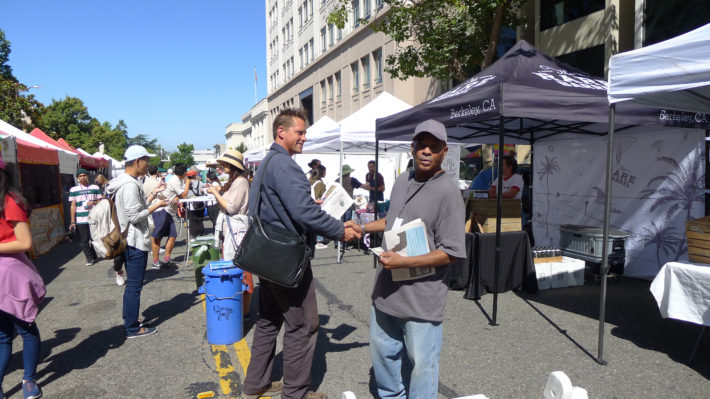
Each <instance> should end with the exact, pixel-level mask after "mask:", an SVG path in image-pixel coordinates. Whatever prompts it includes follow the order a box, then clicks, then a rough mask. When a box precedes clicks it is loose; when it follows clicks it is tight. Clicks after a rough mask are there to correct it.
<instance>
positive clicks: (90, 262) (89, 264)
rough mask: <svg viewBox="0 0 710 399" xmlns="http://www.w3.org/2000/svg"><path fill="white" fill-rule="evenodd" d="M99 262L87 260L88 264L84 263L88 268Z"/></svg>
mask: <svg viewBox="0 0 710 399" xmlns="http://www.w3.org/2000/svg"><path fill="white" fill-rule="evenodd" d="M96 262H98V260H87V261H86V263H84V264H85V265H86V266H93V264H94V263H96Z"/></svg>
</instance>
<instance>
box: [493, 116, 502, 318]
mask: <svg viewBox="0 0 710 399" xmlns="http://www.w3.org/2000/svg"><path fill="white" fill-rule="evenodd" d="M504 123H505V122H504V120H503V115H501V116H500V118H499V120H498V183H497V184H496V187H497V190H496V197H497V199H496V255H495V270H494V272H493V317H492V319H491V325H492V326H497V325H498V278H499V276H500V246H501V237H500V229H501V220H500V218H501V213H502V212H503V144H504V139H503V129H504V126H503V124H504Z"/></svg>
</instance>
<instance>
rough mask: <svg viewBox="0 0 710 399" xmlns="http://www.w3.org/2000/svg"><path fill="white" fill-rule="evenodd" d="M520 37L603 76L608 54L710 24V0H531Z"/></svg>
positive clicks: (651, 42) (548, 52) (542, 49)
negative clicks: (709, 4)
mask: <svg viewBox="0 0 710 399" xmlns="http://www.w3.org/2000/svg"><path fill="white" fill-rule="evenodd" d="M522 11H523V13H524V15H525V16H526V20H527V23H526V27H524V28H521V29H520V30H519V31H518V37H519V38H521V39H525V40H527V41H529V42H530V43H533V44H534V45H535V46H536V47H537V48H538V49H540V50H541V51H542V52H544V53H546V54H547V55H549V56H552V57H555V58H557V59H559V60H561V61H562V62H565V63H567V64H570V65H572V66H575V67H577V68H579V69H582V70H583V71H585V72H588V73H591V74H593V75H596V76H599V77H605V76H606V75H607V69H608V65H609V57H611V56H612V55H614V54H617V53H620V52H624V51H628V50H633V49H635V48H640V47H644V46H648V45H650V44H654V43H658V42H660V41H663V40H666V39H670V38H671V37H675V36H678V35H681V34H683V33H686V32H688V31H691V30H693V29H695V28H698V27H700V26H702V25H705V24H707V23H710V7H708V1H707V0H684V1H673V0H530V1H528V2H526V3H525V5H524V7H523V10H522Z"/></svg>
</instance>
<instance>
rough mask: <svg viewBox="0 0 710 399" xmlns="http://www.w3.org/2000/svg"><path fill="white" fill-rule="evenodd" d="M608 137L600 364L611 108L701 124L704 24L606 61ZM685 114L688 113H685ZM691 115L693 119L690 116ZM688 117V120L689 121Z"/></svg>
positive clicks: (705, 95)
mask: <svg viewBox="0 0 710 399" xmlns="http://www.w3.org/2000/svg"><path fill="white" fill-rule="evenodd" d="M607 97H608V99H609V137H608V140H607V165H606V167H607V170H606V187H605V191H606V195H605V197H606V198H605V202H604V225H603V226H604V227H603V238H602V244H603V245H602V266H603V267H602V278H601V295H600V306H599V340H598V341H599V348H598V349H599V357H598V360H597V361H598V362H600V363H602V364H605V363H606V362H604V361H603V359H602V356H603V353H604V352H603V351H604V322H605V313H606V278H605V277H606V273H607V272H608V270H609V262H608V252H609V251H608V248H607V247H608V241H609V225H610V218H611V216H610V213H611V190H612V184H611V183H612V173H613V160H612V156H613V150H614V130H615V115H616V105H617V103H627V102H631V103H638V104H642V105H651V106H655V107H662V108H670V109H667V110H666V109H662V110H661V112H660V114H659V119H661V120H664V118H666V119H665V120H669V121H678V122H679V123H681V122H684V121H685V119H688V120H690V121H694V122H696V123H707V117H708V115H707V114H708V113H710V24H709V25H705V26H702V27H700V28H698V29H695V30H693V31H691V32H688V33H686V34H683V35H680V36H678V37H675V38H672V39H669V40H666V41H664V42H661V43H656V44H654V45H651V46H648V47H644V48H640V49H637V50H633V51H629V52H626V53H621V54H617V55H614V56H612V57H611V58H610V59H609V86H608V90H607ZM688 111H690V112H691V113H688ZM692 112H695V115H693V114H692ZM690 118H692V119H690Z"/></svg>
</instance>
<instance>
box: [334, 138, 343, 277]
mask: <svg viewBox="0 0 710 399" xmlns="http://www.w3.org/2000/svg"><path fill="white" fill-rule="evenodd" d="M338 175H339V176H340V184H343V139H342V137H341V139H340V172H339V173H338ZM343 245H344V243H343V242H342V241H338V247H337V250H338V251H337V255H335V263H341V262H342V261H343V252H342V249H343Z"/></svg>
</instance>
